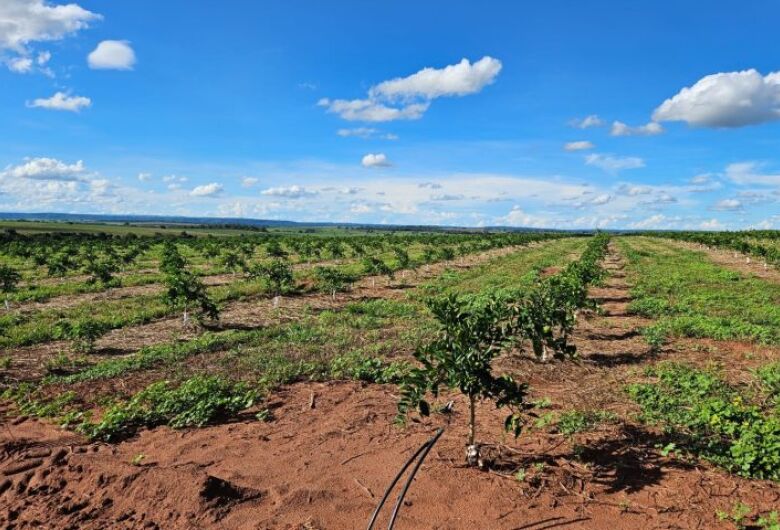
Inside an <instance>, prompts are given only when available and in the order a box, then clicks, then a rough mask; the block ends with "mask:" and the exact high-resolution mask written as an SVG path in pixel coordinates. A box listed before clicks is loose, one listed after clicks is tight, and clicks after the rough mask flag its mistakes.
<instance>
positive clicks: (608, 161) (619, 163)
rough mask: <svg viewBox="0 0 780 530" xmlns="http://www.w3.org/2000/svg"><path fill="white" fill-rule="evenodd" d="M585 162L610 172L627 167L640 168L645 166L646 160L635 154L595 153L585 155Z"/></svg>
mask: <svg viewBox="0 0 780 530" xmlns="http://www.w3.org/2000/svg"><path fill="white" fill-rule="evenodd" d="M585 163H586V164H587V165H589V166H594V167H598V168H601V169H603V170H604V171H606V172H608V173H617V172H619V171H622V170H625V169H638V168H642V167H645V162H644V160H642V159H641V158H638V157H635V156H627V157H617V156H611V155H603V154H598V153H593V154H591V155H587V156H586V157H585Z"/></svg>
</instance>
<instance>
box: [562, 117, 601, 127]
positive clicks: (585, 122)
mask: <svg viewBox="0 0 780 530" xmlns="http://www.w3.org/2000/svg"><path fill="white" fill-rule="evenodd" d="M569 125H570V126H572V127H576V128H577V129H590V128H591V127H601V126H602V125H604V120H602V119H601V118H599V116H598V115H597V114H591V115H590V116H585V117H584V118H582V119H579V118H575V119H573V120H571V121H570V122H569Z"/></svg>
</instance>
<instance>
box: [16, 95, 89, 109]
mask: <svg viewBox="0 0 780 530" xmlns="http://www.w3.org/2000/svg"><path fill="white" fill-rule="evenodd" d="M91 105H92V100H91V99H89V98H88V97H85V96H71V95H69V94H66V93H65V92H57V93H55V94H54V95H53V96H51V97H49V98H38V99H34V100H32V101H28V102H27V106H28V107H32V108H40V109H47V110H65V111H68V112H79V111H80V110H81V109H84V108H87V107H89V106H91Z"/></svg>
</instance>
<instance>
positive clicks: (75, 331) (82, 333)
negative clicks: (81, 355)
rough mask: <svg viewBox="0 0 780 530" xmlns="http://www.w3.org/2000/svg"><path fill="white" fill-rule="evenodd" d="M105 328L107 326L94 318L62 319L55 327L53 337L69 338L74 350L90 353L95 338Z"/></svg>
mask: <svg viewBox="0 0 780 530" xmlns="http://www.w3.org/2000/svg"><path fill="white" fill-rule="evenodd" d="M107 329H108V327H107V326H105V325H104V324H102V323H100V322H96V321H94V320H77V321H76V322H70V321H67V320H62V321H60V322H58V323H57V326H56V327H55V331H54V338H57V339H66V340H70V341H71V342H72V343H73V349H74V350H76V351H80V352H85V353H90V352H92V351H93V350H94V349H95V342H96V341H97V339H99V338H100V337H101V336H102V335H103V334H104V333H105V332H106V331H107Z"/></svg>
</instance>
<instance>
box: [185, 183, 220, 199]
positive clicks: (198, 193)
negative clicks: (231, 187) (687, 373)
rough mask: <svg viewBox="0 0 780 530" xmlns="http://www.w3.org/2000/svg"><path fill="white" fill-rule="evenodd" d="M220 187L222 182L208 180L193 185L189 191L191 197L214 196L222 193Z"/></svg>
mask: <svg viewBox="0 0 780 530" xmlns="http://www.w3.org/2000/svg"><path fill="white" fill-rule="evenodd" d="M222 189H223V187H222V184H218V183H216V182H210V183H209V184H204V185H202V186H195V188H193V190H192V191H191V192H190V195H192V196H193V197H215V196H217V195H219V194H220V193H222Z"/></svg>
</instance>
